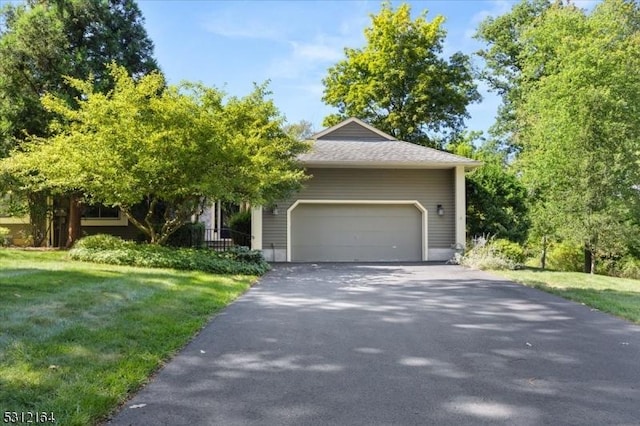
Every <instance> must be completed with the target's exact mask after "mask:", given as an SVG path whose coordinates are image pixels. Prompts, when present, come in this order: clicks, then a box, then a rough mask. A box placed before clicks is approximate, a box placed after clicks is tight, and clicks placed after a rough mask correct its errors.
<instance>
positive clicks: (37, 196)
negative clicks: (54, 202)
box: [27, 192, 47, 247]
mask: <svg viewBox="0 0 640 426" xmlns="http://www.w3.org/2000/svg"><path fill="white" fill-rule="evenodd" d="M27 200H28V203H29V221H30V225H31V238H32V239H33V246H34V247H41V246H42V245H44V243H45V242H46V237H47V196H46V194H44V193H42V192H33V193H31V194H29V195H28V196H27Z"/></svg>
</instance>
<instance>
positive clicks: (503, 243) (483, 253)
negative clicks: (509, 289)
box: [455, 236, 525, 269]
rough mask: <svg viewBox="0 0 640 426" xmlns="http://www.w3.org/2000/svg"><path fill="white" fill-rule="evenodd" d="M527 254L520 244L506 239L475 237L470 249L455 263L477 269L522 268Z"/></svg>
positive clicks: (458, 257) (457, 258)
mask: <svg viewBox="0 0 640 426" xmlns="http://www.w3.org/2000/svg"><path fill="white" fill-rule="evenodd" d="M524 259H525V254H524V250H523V249H522V247H521V246H520V245H518V244H517V243H514V242H512V241H509V240H505V239H496V240H492V239H491V238H488V237H484V236H483V237H479V238H475V239H474V240H473V242H472V247H471V249H470V250H468V251H467V252H465V253H464V254H462V255H459V256H457V257H456V259H455V263H458V264H460V265H464V266H468V267H470V268H476V269H520V268H522V267H523V265H522V263H523V262H524Z"/></svg>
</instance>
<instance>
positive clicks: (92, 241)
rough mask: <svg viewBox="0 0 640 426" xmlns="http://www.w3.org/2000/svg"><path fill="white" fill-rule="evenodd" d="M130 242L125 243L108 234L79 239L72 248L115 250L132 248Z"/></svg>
mask: <svg viewBox="0 0 640 426" xmlns="http://www.w3.org/2000/svg"><path fill="white" fill-rule="evenodd" d="M133 245H134V243H133V242H131V241H125V240H123V239H122V238H120V237H116V236H113V235H108V234H96V235H89V236H88V237H83V238H81V239H79V240H78V241H77V242H76V243H75V245H74V248H83V249H89V250H117V249H124V248H127V247H132V246H133Z"/></svg>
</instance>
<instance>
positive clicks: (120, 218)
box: [82, 204, 129, 226]
mask: <svg viewBox="0 0 640 426" xmlns="http://www.w3.org/2000/svg"><path fill="white" fill-rule="evenodd" d="M128 224H129V220H127V217H126V216H125V215H124V214H123V213H122V212H121V211H120V209H119V208H117V207H108V206H103V205H102V204H93V205H85V206H84V213H83V214H82V226H127V225H128Z"/></svg>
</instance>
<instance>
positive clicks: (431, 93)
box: [323, 2, 480, 147]
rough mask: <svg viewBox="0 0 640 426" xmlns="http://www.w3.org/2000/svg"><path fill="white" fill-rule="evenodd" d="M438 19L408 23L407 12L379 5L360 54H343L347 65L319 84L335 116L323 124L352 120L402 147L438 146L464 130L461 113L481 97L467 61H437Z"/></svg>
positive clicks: (440, 37) (440, 36) (351, 51)
mask: <svg viewBox="0 0 640 426" xmlns="http://www.w3.org/2000/svg"><path fill="white" fill-rule="evenodd" d="M443 22H444V18H443V17H442V16H437V17H435V18H434V19H433V21H431V22H429V21H427V19H426V12H425V13H423V14H422V15H420V16H419V17H418V18H417V19H415V20H412V19H411V9H410V7H409V5H408V4H402V5H401V6H400V7H398V9H396V10H394V9H393V7H392V6H391V4H390V3H388V2H385V3H383V5H382V10H381V11H380V13H379V14H378V15H374V16H372V17H371V26H370V27H369V28H367V29H365V38H366V42H367V44H366V46H365V47H364V48H361V49H352V48H346V49H345V55H346V59H344V60H342V61H340V62H338V63H337V64H336V65H334V66H333V67H331V68H330V69H329V72H328V76H327V77H326V78H325V79H324V80H323V83H324V85H325V90H324V97H323V101H324V102H326V103H327V104H328V105H331V106H334V107H337V108H338V114H334V115H332V116H329V117H327V118H326V119H325V122H324V124H325V125H333V124H336V123H338V122H340V121H342V120H344V119H345V118H348V117H350V116H355V117H358V118H360V119H362V120H364V121H366V122H368V123H370V124H372V125H374V126H375V127H377V128H379V129H380V130H382V131H384V132H387V133H389V134H390V135H393V136H395V137H396V138H398V139H401V140H405V141H408V142H413V143H417V144H422V145H428V146H434V147H435V146H441V145H442V140H441V139H439V138H442V136H443V135H444V136H445V137H450V136H452V135H455V134H456V133H457V132H459V131H460V130H461V129H462V127H463V124H464V123H463V120H464V118H465V117H467V116H468V113H467V110H466V108H467V105H468V104H469V103H471V102H475V101H478V100H479V99H480V95H479V93H478V91H477V90H476V85H475V83H474V81H473V75H472V72H471V65H470V61H469V58H468V57H467V56H465V55H463V54H462V53H460V52H457V53H454V54H453V55H452V56H451V57H450V58H449V59H443V58H442V57H441V55H442V45H443V43H444V39H445V35H446V33H445V31H444V29H443V28H442V24H443Z"/></svg>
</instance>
